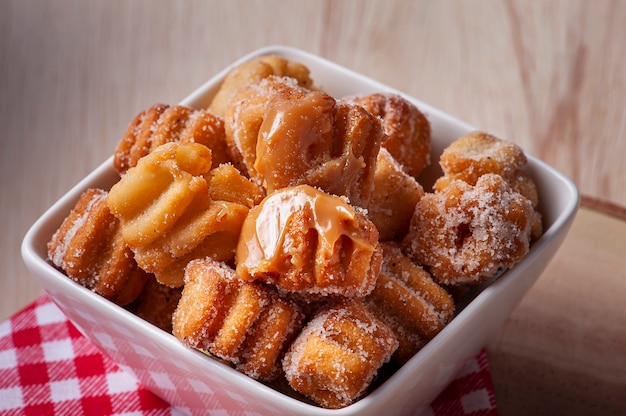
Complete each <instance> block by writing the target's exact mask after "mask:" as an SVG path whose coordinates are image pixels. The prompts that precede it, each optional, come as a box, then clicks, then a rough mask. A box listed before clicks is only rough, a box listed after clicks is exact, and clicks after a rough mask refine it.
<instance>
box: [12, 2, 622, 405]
mask: <svg viewBox="0 0 626 416" xmlns="http://www.w3.org/2000/svg"><path fill="white" fill-rule="evenodd" d="M624 21H626V2H625V1H618V0H616V1H609V0H599V1H587V0H562V1H554V0H542V1H513V0H502V1H495V0H494V1H483V0H477V1H471V2H469V1H465V2H461V1H457V2H453V1H450V0H445V1H435V0H432V1H408V0H407V1H391V0H386V1H360V0H347V1H331V0H328V1H316V2H300V1H295V0H291V1H255V2H251V1H206V2H205V1H186V0H184V1H176V2H172V1H152V0H139V1H132V2H126V1H121V0H120V1H109V0H97V1H89V2H86V1H80V0H76V1H70V0H62V1H33V0H0V143H1V153H0V213H1V216H0V218H1V219H0V221H2V226H1V228H0V229H1V230H2V236H1V237H0V319H4V318H6V317H8V316H10V315H12V314H13V313H15V312H16V311H17V310H18V309H19V308H21V307H23V306H25V305H27V304H28V303H30V302H31V301H32V300H34V299H35V298H36V297H38V296H39V295H40V294H41V290H40V289H39V288H38V286H37V284H36V283H35V282H34V280H33V279H32V278H31V277H30V276H29V275H28V273H27V271H26V269H25V267H24V266H23V263H22V260H21V256H20V251H19V245H20V243H21V240H22V237H23V235H24V233H25V232H26V230H27V229H28V227H29V226H30V225H31V224H32V223H33V222H34V221H35V219H36V218H37V217H38V216H39V215H41V213H42V212H43V211H44V210H45V209H46V208H48V207H49V206H50V205H51V204H52V203H53V202H54V201H55V200H56V199H58V198H59V197H60V196H61V195H62V194H63V193H65V192H66V191H67V190H68V189H69V188H70V187H71V186H72V185H74V184H75V183H76V182H77V181H78V180H79V179H80V178H82V177H83V176H84V175H85V174H87V173H88V172H90V171H91V170H92V169H93V168H94V167H95V166H97V165H98V164H100V163H101V162H102V161H103V160H104V159H105V158H107V157H108V156H109V155H110V154H111V151H112V149H113V148H114V146H115V144H116V143H117V141H118V139H119V138H120V135H121V133H122V132H123V131H124V129H125V127H126V125H127V123H128V122H129V121H130V119H131V118H132V117H133V116H134V115H135V114H136V113H137V112H138V111H140V110H141V109H143V108H145V107H147V106H149V105H151V104H153V103H155V102H165V103H175V102H177V101H179V100H180V99H182V98H183V97H184V96H186V94H187V93H188V92H190V91H192V90H193V89H195V88H196V87H197V86H198V85H200V84H201V83H202V82H203V81H205V80H206V79H208V78H209V77H211V76H212V75H214V74H215V73H216V72H217V71H219V70H220V69H222V68H223V67H225V66H226V65H227V64H229V63H231V62H232V61H234V60H235V59H237V58H239V57H240V56H242V55H244V54H246V53H248V52H250V51H252V50H254V49H257V48H259V47H262V46H267V45H272V44H283V45H290V46H295V47H298V48H301V49H305V50H308V51H310V52H313V53H316V54H319V55H321V56H323V57H325V58H328V59H331V60H333V61H336V62H337V63H339V64H341V65H344V66H347V67H349V68H352V69H354V70H357V71H359V72H362V73H364V74H365V75H368V76H371V77H373V78H376V79H378V80H380V81H381V82H383V83H386V84H389V85H391V86H393V87H396V88H398V89H400V90H402V91H404V92H406V93H407V94H409V95H412V96H415V97H418V98H420V99H422V100H423V101H426V102H428V103H430V104H432V105H434V106H436V107H439V108H441V109H442V110H444V111H447V112H449V113H451V114H452V115H454V116H457V117H459V118H461V119H464V120H466V121H468V122H470V123H471V124H473V125H475V126H479V127H480V128H482V129H485V130H487V131H490V132H492V133H493V134H495V135H498V136H500V137H502V138H506V139H509V140H512V141H514V142H516V143H518V144H519V145H520V146H522V147H523V148H524V149H525V150H526V151H527V152H528V153H530V154H533V155H535V156H537V157H539V158H541V159H543V160H544V161H546V162H548V163H550V164H551V165H553V166H554V167H556V168H557V169H559V170H561V171H562V172H564V173H565V174H567V175H568V176H570V177H571V178H572V179H573V180H574V181H575V183H576V184H577V185H578V186H579V188H580V191H581V193H582V194H583V196H584V199H583V207H582V208H581V210H580V211H579V214H578V216H577V218H576V220H575V222H574V225H573V228H572V230H571V232H570V234H569V236H568V238H567V240H566V242H565V243H564V245H563V246H562V248H561V250H560V251H559V252H558V253H557V255H556V257H555V258H554V260H553V261H552V263H551V264H550V265H549V267H548V269H547V270H546V271H545V273H544V274H543V275H542V276H541V277H540V279H539V281H538V282H537V283H536V284H535V286H533V288H532V289H531V290H530V292H529V293H528V294H527V296H525V297H524V299H523V300H522V302H521V303H520V304H519V306H518V307H517V308H516V309H515V311H514V312H513V314H512V315H511V316H510V318H509V319H508V320H507V322H506V324H505V325H504V327H503V328H502V330H501V331H500V332H498V333H497V334H496V335H495V336H494V337H493V339H492V340H490V342H489V344H488V345H487V348H488V352H489V358H490V363H491V366H492V370H493V377H494V383H495V389H496V400H497V403H498V406H499V408H500V411H501V413H502V414H505V415H514V414H557V413H558V414H581V415H582V414H584V415H588V414H602V415H607V414H620V413H621V412H624V411H626V410H624V409H626V400H625V399H624V394H623V393H624V391H626V312H625V311H624V306H623V305H624V304H625V302H624V301H625V300H626V256H625V254H626V250H625V249H624V247H625V246H626V215H625V213H626V209H625V208H624V207H626V166H625V162H624V160H625V158H624V155H625V154H626V70H625V69H624V66H623V63H624V56H626V41H625V40H626V26H625V25H624Z"/></svg>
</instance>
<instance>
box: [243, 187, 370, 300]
mask: <svg viewBox="0 0 626 416" xmlns="http://www.w3.org/2000/svg"><path fill="white" fill-rule="evenodd" d="M381 255H382V252H381V248H380V245H379V243H378V231H377V230H376V227H375V226H374V224H372V223H371V221H369V220H368V219H367V217H366V216H365V214H364V213H363V212H362V211H361V210H359V209H358V208H353V207H352V206H351V205H349V204H348V203H346V201H345V199H343V198H340V197H337V196H333V195H329V194H327V193H325V192H322V191H320V190H318V189H316V188H313V187H311V186H308V185H299V186H296V187H290V188H284V189H281V190H279V191H276V192H274V193H273V194H270V195H269V196H268V197H266V198H265V199H264V200H263V201H262V202H261V203H260V204H259V205H258V206H256V207H254V208H252V209H251V210H250V213H249V214H248V216H247V217H246V220H245V221H244V224H243V226H242V229H241V235H240V239H239V244H238V246H237V254H236V261H237V269H236V270H237V275H238V276H239V277H240V278H241V279H244V280H260V281H263V282H266V283H269V284H274V285H276V286H278V287H279V288H281V289H283V290H286V291H288V292H297V293H304V294H311V295H313V294H314V295H322V296H327V295H343V296H346V297H363V296H365V295H367V294H368V293H369V292H371V290H372V289H373V287H374V285H375V283H376V277H377V275H378V271H379V269H380V264H381Z"/></svg>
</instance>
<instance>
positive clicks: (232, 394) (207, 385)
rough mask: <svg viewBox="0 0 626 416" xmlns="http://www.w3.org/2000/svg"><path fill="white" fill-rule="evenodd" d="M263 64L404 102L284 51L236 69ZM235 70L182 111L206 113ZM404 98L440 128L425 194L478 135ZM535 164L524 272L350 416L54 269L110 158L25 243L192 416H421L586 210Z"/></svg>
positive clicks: (470, 308) (97, 338)
mask: <svg viewBox="0 0 626 416" xmlns="http://www.w3.org/2000/svg"><path fill="white" fill-rule="evenodd" d="M265 54H277V55H281V56H283V57H285V58H287V59H290V60H294V61H298V62H301V63H303V64H305V65H306V66H307V67H308V68H309V69H310V70H311V76H312V78H313V79H314V80H315V82H316V84H317V85H318V86H321V87H322V88H323V89H325V90H326V91H327V92H329V93H330V94H332V95H334V96H335V97H343V96H348V95H354V94H367V93H373V92H381V91H387V92H395V93H400V92H399V91H396V90H394V89H392V88H390V87H388V86H386V85H383V84H381V83H378V82H376V81H374V80H372V79H369V78H367V77H364V76H362V75H360V74H358V73H355V72H352V71H350V70H348V69H346V68H343V67H341V66H338V65H336V64H334V63H332V62H329V61H327V60H324V59H322V58H320V57H318V56H315V55H312V54H309V53H306V52H303V51H301V50H298V49H293V48H288V47H282V46H273V47H267V48H263V49H259V50H257V51H255V52H253V53H251V54H249V55H247V56H244V57H243V58H241V59H240V60H238V61H237V62H234V63H233V64H232V65H231V67H232V66H235V65H239V64H241V63H242V62H244V61H246V60H249V59H251V58H253V57H256V56H259V55H265ZM229 68H230V67H229ZM229 68H226V69H224V70H223V71H222V72H220V73H219V74H217V75H216V76H215V77H213V78H212V79H211V80H209V81H208V82H206V83H205V84H204V85H202V86H201V87H200V88H198V89H197V90H196V91H194V92H193V93H192V94H190V95H189V96H188V97H187V98H185V99H184V100H182V101H181V102H180V104H183V105H188V106H191V107H195V108H203V107H207V106H208V104H209V102H210V100H211V98H212V97H213V95H214V94H215V92H216V91H217V89H218V88H219V86H220V83H221V81H222V79H223V78H224V76H225V74H226V73H227V71H228V69H229ZM405 97H406V95H405ZM406 98H408V99H410V100H412V101H413V102H414V103H415V105H417V107H418V108H420V110H421V111H422V112H424V113H425V114H426V116H427V117H428V119H429V121H430V123H431V126H432V158H431V160H432V163H431V166H430V168H429V170H428V171H427V172H426V173H425V174H424V175H423V177H424V180H423V181H421V182H422V184H423V185H424V186H425V187H426V186H428V185H429V184H430V183H432V180H433V178H435V177H437V176H438V175H439V174H440V170H439V167H438V164H437V161H438V157H439V155H440V154H441V152H442V150H443V149H444V148H445V147H446V146H447V145H448V144H449V143H451V142H452V141H453V140H455V139H457V138H459V137H461V136H463V135H464V134H466V133H468V132H470V131H473V130H476V128H474V127H472V126H470V125H468V124H466V123H464V122H462V121H459V120H457V119H455V118H454V117H452V116H450V115H448V114H445V113H443V112H441V111H440V110H437V109H436V108H433V107H431V106H429V105H428V104H426V103H423V102H421V101H419V100H417V99H414V98H411V97H406ZM129 119H130V118H129ZM112 151H113V149H111V153H112ZM528 159H529V163H528V169H529V172H530V174H531V175H532V177H533V178H534V180H535V182H536V184H537V187H538V190H539V197H540V210H541V212H542V214H543V219H544V234H543V235H542V236H541V237H540V238H539V239H538V240H537V241H535V242H534V243H533V245H532V247H531V249H530V252H529V254H528V255H527V256H526V257H525V258H524V259H523V260H522V261H521V262H520V263H519V264H518V265H517V266H515V267H514V268H513V269H511V270H508V271H507V272H505V273H504V274H503V275H502V276H501V277H500V278H499V279H497V280H495V281H494V282H492V283H490V284H487V285H482V286H480V287H477V288H475V290H474V292H473V293H471V294H470V295H469V298H468V300H467V302H466V303H465V304H464V305H462V306H461V305H460V306H459V310H458V312H457V314H456V316H455V317H454V319H453V320H452V321H451V322H450V324H449V325H448V326H446V327H445V328H444V329H443V331H441V333H439V334H438V335H437V336H436V337H435V338H434V339H433V340H431V341H430V342H429V343H428V344H427V345H426V346H425V347H424V348H423V349H422V350H421V351H420V352H418V353H417V354H416V355H415V356H414V357H413V358H412V359H411V360H410V361H409V362H407V363H406V364H405V365H404V366H403V367H402V368H400V369H399V370H398V371H397V372H396V373H395V374H393V375H392V376H391V377H390V378H388V379H387V380H386V381H384V383H382V384H381V385H380V386H379V387H377V388H376V389H375V390H374V391H373V392H371V393H370V394H368V395H367V396H366V397H364V398H363V399H361V400H359V401H357V402H356V403H354V404H352V405H350V406H348V407H345V408H343V409H337V410H329V409H322V408H319V407H316V406H313V405H310V404H307V403H303V402H301V401H299V400H296V399H294V398H291V397H288V396H287V395H284V394H282V393H280V392H277V391H275V390H273V389H272V388H270V387H267V386H265V385H263V384H262V383H259V382H257V381H255V380H253V379H251V378H249V377H247V376H245V375H243V374H241V373H239V372H237V371H235V370H233V369H231V368H230V367H228V366H226V365H224V364H222V363H220V362H218V361H217V360H213V359H211V358H209V357H207V356H206V355H204V354H202V353H200V352H198V351H195V350H192V349H189V348H187V347H185V346H184V345H183V344H181V343H180V342H179V341H178V340H177V339H176V338H175V337H173V336H172V335H170V334H167V333H165V332H164V331H161V330H159V329H158V328H156V327H154V326H152V325H150V324H148V323H147V322H145V321H143V320H142V319H140V318H138V317H136V316H135V315H133V314H131V313H130V312H128V311H126V310H125V309H123V308H121V307H119V306H117V305H115V304H113V303H111V302H109V301H107V300H105V299H104V298H102V297H100V296H98V295H96V294H94V293H93V292H91V291H89V290H87V289H85V288H83V287H82V286H80V285H78V284H76V283H74V282H73V281H72V280H70V279H68V278H67V277H66V276H65V275H64V274H63V273H61V272H59V271H58V270H57V269H55V268H54V267H53V266H52V265H51V264H50V263H49V262H48V261H47V249H46V244H47V243H48V241H49V240H50V238H51V236H52V234H53V233H54V232H55V231H56V229H57V228H58V227H59V226H60V224H61V222H62V221H63V219H64V218H65V217H66V216H67V215H68V213H69V212H70V210H71V209H72V207H73V206H74V204H75V203H76V201H77V199H78V198H79V196H80V195H81V194H82V192H83V191H84V190H85V189H87V188H89V187H100V188H103V189H109V188H110V187H111V186H112V185H113V184H114V183H115V182H116V181H117V180H118V179H119V176H118V174H117V173H116V172H115V171H114V169H113V166H112V157H110V158H109V159H107V160H106V161H105V162H104V163H103V164H102V165H100V166H99V167H98V168H97V169H95V170H94V171H93V172H92V173H91V174H89V175H88V176H87V177H86V178H85V179H83V180H82V181H80V182H79V183H78V184H77V185H76V186H75V187H73V188H72V189H71V190H70V191H69V192H68V193H67V194H66V195H65V196H63V197H62V198H61V199H60V200H59V201H58V202H57V203H55V204H54V205H53V206H52V207H51V208H50V209H49V210H48V211H47V212H46V213H45V214H43V215H42V217H41V218H40V219H39V220H38V221H37V222H36V223H35V224H34V225H33V226H32V227H31V228H30V230H29V231H28V233H27V234H26V236H25V238H24V241H23V243H22V256H23V258H24V261H25V263H26V266H27V267H28V269H29V270H30V272H31V273H32V275H33V276H34V277H35V278H36V279H37V280H38V282H39V283H40V284H41V286H42V287H43V289H44V290H45V291H46V292H47V293H48V295H49V296H50V297H51V298H52V299H53V300H54V302H55V303H56V304H57V305H58V306H59V307H60V308H61V310H62V311H63V312H64V313H65V314H66V315H67V316H68V318H69V319H70V320H71V321H72V322H73V323H74V324H75V325H76V326H77V327H78V328H79V329H80V331H81V332H82V333H83V334H84V335H85V336H86V337H88V338H89V339H90V340H91V341H92V342H93V343H94V344H96V345H97V346H98V347H99V348H100V349H101V350H102V351H103V352H104V353H105V354H107V355H108V356H110V357H111V358H112V359H113V361H115V362H116V363H118V364H119V365H120V366H121V367H122V368H124V369H125V370H127V371H129V372H131V373H133V374H135V376H137V378H138V379H139V380H140V381H141V383H143V384H144V385H145V386H147V387H148V388H149V389H150V390H152V391H153V392H154V393H156V394H157V395H159V396H160V397H162V398H163V399H165V400H166V401H168V402H170V403H172V404H173V405H175V406H178V407H180V408H183V409H187V410H188V411H190V412H191V413H204V414H206V413H209V412H210V411H211V410H213V411H217V410H223V411H226V412H233V413H237V414H243V413H244V412H250V413H251V414H280V415H285V414H289V415H357V414H358V415H380V414H386V415H390V414H403V415H406V414H416V413H418V412H419V411H420V410H421V409H423V408H424V407H426V406H428V405H429V404H430V402H431V401H432V400H433V399H434V398H435V397H436V396H437V394H439V393H440V392H441V391H442V390H443V389H444V388H445V387H446V385H447V384H448V383H449V382H450V381H451V380H452V379H453V378H454V376H455V375H456V373H457V372H458V371H459V370H460V368H462V366H463V364H464V362H465V361H466V360H467V359H468V358H470V357H472V356H473V355H475V354H476V353H477V352H478V351H479V350H480V348H481V347H482V346H483V345H484V344H485V342H486V341H487V338H488V337H489V336H490V335H491V334H492V333H494V331H496V330H497V329H498V328H499V327H500V326H501V325H502V324H503V322H504V321H505V319H506V318H507V316H508V315H509V314H510V313H511V311H512V310H513V308H514V307H515V306H516V305H517V303H518V302H519V301H520V299H521V298H522V296H524V294H525V293H526V291H527V290H528V289H529V288H530V287H531V285H532V284H533V283H534V282H535V281H536V280H537V278H538V277H539V276H540V274H541V273H542V271H543V270H544V268H545V267H546V265H547V264H548V262H549V261H550V259H551V258H552V256H553V255H554V253H555V252H556V251H557V249H558V247H559V246H560V245H561V243H562V242H563V240H564V238H565V236H566V234H567V232H568V230H569V227H570V225H571V223H572V221H573V219H574V216H575V213H576V211H577V209H578V203H579V195H578V190H577V189H576V187H575V185H574V184H573V183H572V182H571V181H570V180H569V179H568V178H566V177H565V176H564V175H562V174H561V173H560V172H558V171H556V170H555V169H553V168H552V167H550V166H548V165H546V164H545V163H543V162H541V161H539V160H537V159H535V158H533V157H532V156H529V157H528Z"/></svg>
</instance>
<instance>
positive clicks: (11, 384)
mask: <svg viewBox="0 0 626 416" xmlns="http://www.w3.org/2000/svg"><path fill="white" fill-rule="evenodd" d="M52 414H59V415H60V414H62V415H70V414H71V415H120V416H121V415H125V416H130V415H181V414H185V412H184V411H183V410H182V409H177V408H175V407H172V406H170V405H169V404H168V403H167V402H165V401H164V400H162V399H161V398H159V397H158V396H156V395H155V394H153V393H151V392H150V391H149V390H147V389H146V388H145V387H144V386H142V385H141V384H140V383H139V382H138V381H137V379H136V378H135V377H134V375H132V374H129V373H128V372H126V371H124V370H122V369H121V368H120V367H118V366H117V365H115V364H114V363H113V362H112V361H111V360H110V359H108V358H107V357H105V356H104V355H102V354H101V353H100V351H99V350H98V349H97V348H96V347H95V346H94V345H93V344H92V343H91V342H90V341H88V340H87V339H86V338H85V337H84V336H83V335H82V334H81V333H80V332H78V330H77V329H76V328H75V327H74V326H73V325H72V324H71V323H70V322H69V321H68V320H67V318H66V317H65V315H63V313H62V312H61V311H60V310H59V309H58V308H57V307H56V306H55V305H54V304H53V303H52V301H51V300H50V299H49V298H48V297H47V296H42V297H41V298H39V299H38V300H36V301H35V302H34V303H32V304H31V305H29V306H27V307H26V308H25V309H23V310H22V311H20V312H18V313H17V314H15V315H13V316H12V317H11V318H9V319H7V320H6V321H4V322H2V323H0V415H52ZM220 414H224V415H225V414H226V413H225V412H222V413H220ZM425 414H426V415H476V416H478V415H489V416H490V415H496V414H497V412H496V405H495V399H494V394H493V385H492V382H491V374H490V371H489V365H488V363H487V358H486V354H485V352H484V351H482V352H481V353H480V354H479V355H477V356H476V357H475V358H474V359H472V360H469V361H468V363H467V365H466V366H465V367H464V369H463V370H462V371H461V373H460V374H459V375H458V376H457V378H456V379H455V380H454V381H453V382H452V383H451V384H450V386H449V387H448V388H447V389H446V390H445V391H444V392H443V393H442V394H441V395H440V396H439V397H438V398H437V399H436V400H435V401H434V402H433V403H432V405H431V406H430V408H429V409H426V412H425Z"/></svg>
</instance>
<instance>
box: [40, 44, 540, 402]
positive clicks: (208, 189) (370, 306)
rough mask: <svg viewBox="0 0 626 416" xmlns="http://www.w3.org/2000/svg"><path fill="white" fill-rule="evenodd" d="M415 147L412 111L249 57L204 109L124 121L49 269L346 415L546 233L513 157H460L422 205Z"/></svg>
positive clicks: (480, 145)
mask: <svg viewBox="0 0 626 416" xmlns="http://www.w3.org/2000/svg"><path fill="white" fill-rule="evenodd" d="M430 140H431V127H430V124H429V121H428V118H427V116H426V115H425V114H424V113H422V112H421V111H420V109H418V108H417V107H416V106H415V105H414V104H413V103H412V102H411V101H410V100H408V99H406V98H404V97H402V96H400V95H398V94H391V93H384V92H380V93H376V94H370V95H363V96H351V97H334V96H332V95H330V94H329V93H327V92H326V91H324V90H323V89H322V88H319V87H318V86H316V85H315V82H314V80H313V79H312V78H311V76H310V72H309V69H308V68H307V67H306V66H304V65H302V64H300V63H298V62H292V61H289V60H286V59H284V58H281V57H278V56H262V57H259V58H256V59H253V60H251V61H249V62H246V63H244V64H242V65H240V66H238V67H236V68H234V69H232V70H231V71H230V72H229V73H228V75H227V76H226V78H225V79H224V81H223V83H222V85H221V87H220V89H219V90H218V92H217V94H216V95H215V97H214V98H213V101H212V102H211V104H210V105H209V106H208V108H201V109H192V108H188V107H185V106H182V105H173V106H169V105H164V104H156V105H154V106H151V107H149V108H147V109H145V110H144V111H142V112H140V113H139V114H138V115H137V116H135V118H134V119H133V120H132V121H131V123H130V124H129V126H128V129H127V130H126V132H125V133H124V135H123V136H122V138H121V139H120V141H119V143H118V145H117V147H116V149H115V151H114V163H113V166H114V168H115V169H116V170H117V172H118V173H119V175H120V180H119V181H118V182H117V183H115V184H114V185H113V186H112V187H111V188H110V189H95V188H94V189H89V190H87V191H86V192H85V193H84V194H83V195H82V196H81V198H80V200H79V201H78V203H77V204H76V206H75V207H74V209H73V210H72V211H71V212H70V213H69V214H68V216H67V218H66V219H65V220H64V222H63V224H62V225H61V226H60V228H59V229H58V230H57V232H56V233H55V234H54V236H53V237H52V238H51V240H50V242H49V244H48V252H49V260H50V262H51V263H53V264H54V265H55V266H56V267H57V268H59V269H60V270H62V271H63V272H64V273H65V274H66V275H67V276H68V277H69V278H71V279H73V280H74V281H76V282H77V283H79V284H81V285H83V286H85V287H87V288H89V289H90V290H93V291H94V292H96V293H98V294H99V295H101V296H103V297H105V298H107V299H109V300H111V301H112V302H115V303H116V304H118V305H120V306H123V307H125V308H127V309H128V310H130V311H132V312H133V313H135V314H137V315H138V316H140V317H142V318H143V319H145V320H146V321H148V322H150V323H152V324H153V325H156V326H158V327H159V328H161V329H163V330H164V331H167V332H170V333H172V334H173V335H174V336H175V337H177V338H178V339H179V340H180V341H181V342H182V343H184V344H185V345H187V346H188V347H190V348H196V349H199V350H201V351H203V352H205V353H206V354H207V355H210V356H213V357H216V358H218V359H220V360H221V361H223V362H224V363H227V364H229V365H231V366H232V367H233V368H235V369H237V370H238V371H241V372H242V373H244V374H246V375H248V376H250V377H252V378H254V379H257V380H259V381H261V382H264V383H267V384H270V385H272V386H275V387H276V388H277V389H280V390H281V391H286V389H288V390H289V394H292V395H294V396H296V397H299V398H303V400H307V401H310V402H313V403H316V404H317V405H319V406H322V407H325V408H341V407H345V406H347V405H350V404H351V403H353V402H354V401H356V400H358V399H359V398H361V397H363V396H364V395H366V394H367V392H368V391H370V390H371V388H372V385H373V384H374V383H375V381H376V379H377V377H378V375H379V373H381V369H382V368H383V367H384V366H390V368H397V367H399V366H401V365H402V364H404V363H405V362H406V361H408V360H409V359H410V358H411V357H412V356H413V355H415V353H416V352H417V351H419V350H420V349H421V348H422V347H423V346H424V345H425V344H426V343H427V342H428V341H429V340H431V339H432V338H433V337H435V336H436V335H437V334H438V333H439V332H440V331H441V330H442V329H443V328H444V327H445V326H446V325H447V324H448V323H449V322H450V320H451V319H452V318H453V316H454V312H455V299H454V297H453V295H452V294H453V293H457V292H459V291H458V290H456V289H457V288H464V287H466V286H468V285H473V284H477V283H480V282H484V281H485V280H487V279H490V278H492V277H494V276H496V275H497V273H498V272H500V271H502V270H505V269H507V268H510V267H513V266H514V265H515V264H517V263H518V262H519V261H520V260H521V259H522V258H523V257H524V256H525V255H526V254H527V253H528V250H529V247H530V244H531V242H532V241H533V240H534V239H536V238H537V237H539V236H540V235H541V233H542V225H541V214H540V213H539V211H538V193H537V189H536V186H535V184H534V182H533V180H532V178H531V176H530V175H529V174H528V173H527V172H526V170H525V165H526V157H525V155H524V153H523V151H522V150H521V149H520V148H519V147H518V146H516V145H514V144H513V143H510V142H507V141H504V140H501V139H498V138H496V137H494V136H492V135H489V134H486V133H483V132H473V133H471V134H468V135H466V136H464V137H461V138H459V139H458V140H456V141H455V142H454V143H452V144H451V145H450V146H449V147H448V148H446V149H445V151H444V152H443V154H442V155H441V158H440V160H439V163H440V165H441V168H442V171H443V174H442V175H441V177H440V178H439V179H438V180H437V181H436V182H435V184H434V186H433V189H432V190H426V189H425V188H424V187H423V186H422V185H421V184H420V182H419V180H420V174H421V173H422V172H423V170H424V169H425V168H426V167H427V166H428V165H429V164H430V159H431V146H430ZM284 386H288V387H287V388H285V387H284Z"/></svg>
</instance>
